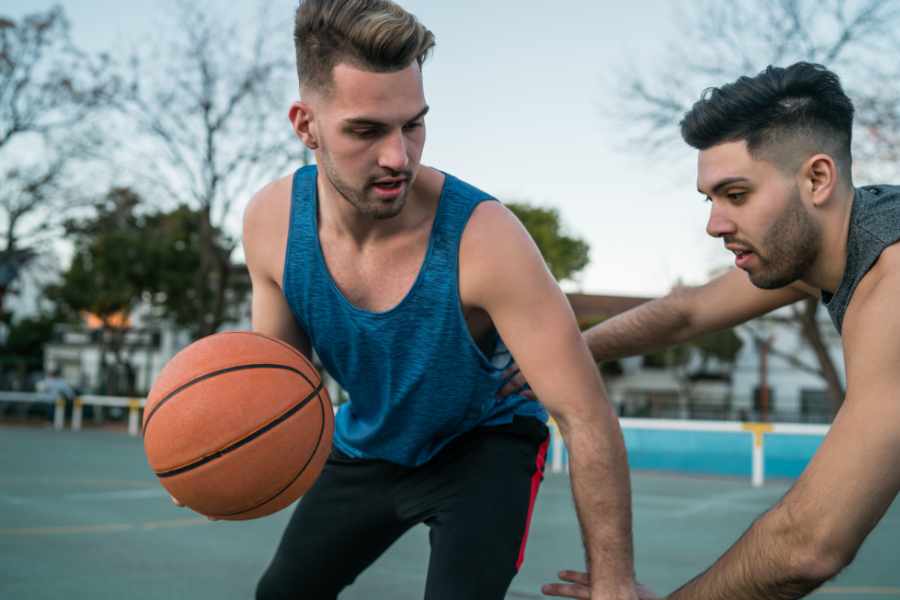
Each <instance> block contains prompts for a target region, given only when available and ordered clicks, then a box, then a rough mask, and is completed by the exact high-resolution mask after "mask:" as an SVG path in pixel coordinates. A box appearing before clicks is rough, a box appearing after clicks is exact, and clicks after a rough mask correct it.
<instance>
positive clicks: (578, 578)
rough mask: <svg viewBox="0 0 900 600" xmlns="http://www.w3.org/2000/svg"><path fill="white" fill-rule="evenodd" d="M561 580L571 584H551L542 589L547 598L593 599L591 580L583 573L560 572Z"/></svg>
mask: <svg viewBox="0 0 900 600" xmlns="http://www.w3.org/2000/svg"><path fill="white" fill-rule="evenodd" d="M558 575H559V578H560V579H562V580H563V581H568V582H570V583H550V584H547V585H545V586H543V587H542V588H541V591H542V592H543V593H544V595H545V596H559V597H561V598H584V599H586V600H590V598H591V578H590V576H589V575H588V574H587V573H583V572H581V571H560V572H559V574H558Z"/></svg>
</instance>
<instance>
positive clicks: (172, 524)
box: [0, 517, 212, 537]
mask: <svg viewBox="0 0 900 600" xmlns="http://www.w3.org/2000/svg"><path fill="white" fill-rule="evenodd" d="M209 523H212V521H210V520H208V519H206V518H205V517H186V518H180V519H166V520H163V521H146V522H144V523H99V524H96V525H69V526H61V527H13V528H7V529H0V537H2V536H9V537H13V536H54V535H79V534H90V533H121V532H123V531H134V530H143V531H152V530H155V529H176V528H179V527H192V526H195V525H207V524H209Z"/></svg>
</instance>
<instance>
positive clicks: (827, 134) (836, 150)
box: [681, 62, 853, 182]
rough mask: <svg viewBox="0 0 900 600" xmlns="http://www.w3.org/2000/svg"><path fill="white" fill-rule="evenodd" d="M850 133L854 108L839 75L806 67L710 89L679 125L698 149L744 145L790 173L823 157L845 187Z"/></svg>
mask: <svg viewBox="0 0 900 600" xmlns="http://www.w3.org/2000/svg"><path fill="white" fill-rule="evenodd" d="M852 129H853V103H852V102H851V101H850V98H848V97H847V95H846V94H845V93H844V90H843V88H842V87H841V81H840V79H839V78H838V76H837V75H835V74H834V73H832V72H831V71H829V70H828V69H826V68H825V67H823V66H822V65H817V64H812V63H807V62H798V63H796V64H793V65H791V66H789V67H787V68H781V67H773V66H769V67H768V68H766V69H765V70H764V71H762V72H761V73H759V74H758V75H756V76H755V77H741V78H740V79H738V80H737V81H735V82H734V83H729V84H726V85H723V86H721V87H718V88H709V89H707V90H705V91H704V92H703V95H702V96H701V97H700V100H698V101H697V102H696V103H695V104H694V106H693V107H692V108H691V110H689V111H688V112H687V114H685V116H684V119H682V121H681V136H682V137H683V138H684V141H685V142H687V143H688V144H689V145H691V146H693V147H694V148H697V149H698V150H706V149H707V148H710V147H711V146H715V145H716V144H720V143H723V142H733V141H738V140H746V142H747V149H748V150H749V152H750V154H751V156H753V157H754V158H765V159H767V160H769V161H771V162H773V163H774V164H776V166H779V167H781V168H783V169H785V170H790V171H793V170H796V169H797V168H799V166H800V164H801V163H802V162H803V161H804V160H806V158H808V157H809V156H811V155H812V154H815V153H818V152H823V153H825V154H828V155H830V156H831V157H832V158H833V159H834V160H835V162H836V163H837V165H838V168H839V169H840V171H841V174H842V176H843V177H844V178H845V179H846V180H847V182H849V181H850V163H851V154H850V143H851V139H852Z"/></svg>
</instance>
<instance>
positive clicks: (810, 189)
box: [800, 154, 840, 207]
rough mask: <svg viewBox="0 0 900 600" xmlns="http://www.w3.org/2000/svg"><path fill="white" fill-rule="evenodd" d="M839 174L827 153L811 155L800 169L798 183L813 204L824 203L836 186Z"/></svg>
mask: <svg viewBox="0 0 900 600" xmlns="http://www.w3.org/2000/svg"><path fill="white" fill-rule="evenodd" d="M839 177H840V175H839V172H838V167H837V164H836V163H835V162H834V159H833V158H832V157H830V156H829V155H827V154H816V155H814V156H811V157H810V158H809V159H807V161H806V162H805V163H804V164H803V167H802V168H801V169H800V179H801V181H800V184H801V186H802V187H801V189H802V190H804V191H805V192H806V193H807V194H808V196H809V198H810V199H811V200H812V203H813V206H817V207H818V206H822V205H824V204H825V203H826V202H827V201H828V199H829V198H831V195H832V194H833V193H834V191H835V189H836V188H837V186H838V179H839Z"/></svg>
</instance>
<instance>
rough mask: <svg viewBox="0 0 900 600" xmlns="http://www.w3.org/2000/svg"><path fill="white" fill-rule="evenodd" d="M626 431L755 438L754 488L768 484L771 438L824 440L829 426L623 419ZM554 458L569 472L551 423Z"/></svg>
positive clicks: (553, 465)
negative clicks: (767, 451)
mask: <svg viewBox="0 0 900 600" xmlns="http://www.w3.org/2000/svg"><path fill="white" fill-rule="evenodd" d="M619 424H620V425H621V427H622V429H623V430H628V429H645V430H662V431H712V432H721V433H745V434H747V435H752V436H753V450H752V452H751V455H750V461H751V471H750V472H751V481H752V483H753V487H760V486H761V485H763V483H765V439H766V436H768V435H779V434H782V435H808V436H818V437H824V436H825V434H827V433H828V430H829V426H828V425H803V424H797V423H742V422H737V421H690V420H684V421H683V420H676V419H630V418H622V419H619ZM550 431H551V444H552V456H551V461H550V472H551V473H562V472H564V471H568V468H569V465H568V460H567V455H566V452H565V444H564V443H563V439H562V435H560V433H559V428H558V427H557V426H556V424H555V423H553V422H552V421H551V422H550Z"/></svg>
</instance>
